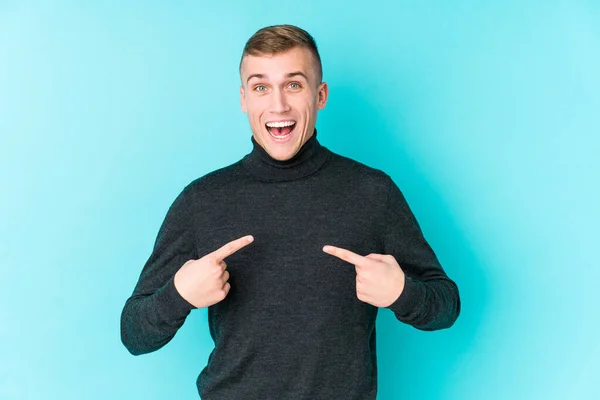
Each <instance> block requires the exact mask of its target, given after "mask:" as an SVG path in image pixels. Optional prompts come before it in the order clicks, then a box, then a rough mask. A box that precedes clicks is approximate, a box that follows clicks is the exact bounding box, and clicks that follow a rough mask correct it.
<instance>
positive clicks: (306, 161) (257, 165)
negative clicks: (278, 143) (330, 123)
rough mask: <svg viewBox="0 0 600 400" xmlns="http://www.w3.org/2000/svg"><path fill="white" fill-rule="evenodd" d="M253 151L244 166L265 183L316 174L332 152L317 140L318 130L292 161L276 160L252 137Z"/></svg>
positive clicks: (247, 156) (243, 162) (245, 160)
mask: <svg viewBox="0 0 600 400" xmlns="http://www.w3.org/2000/svg"><path fill="white" fill-rule="evenodd" d="M251 140H252V151H251V152H250V153H249V154H247V155H246V156H245V157H244V158H243V159H242V164H243V165H244V166H245V167H246V169H247V170H248V171H249V172H250V173H251V174H252V175H253V176H254V177H256V178H258V179H259V180H262V181H265V182H284V181H291V180H295V179H299V178H303V177H305V176H308V175H311V174H313V173H315V172H316V171H317V170H318V169H320V168H321V167H322V166H323V164H324V163H325V161H327V158H328V157H329V154H330V151H329V150H328V149H327V148H326V147H323V146H322V145H321V144H320V143H319V141H318V140H317V130H316V129H315V131H314V133H313V135H312V136H311V137H310V139H308V140H307V141H306V143H304V144H303V145H302V147H301V148H300V150H298V152H297V153H296V154H295V155H294V156H293V157H292V158H290V159H287V160H276V159H274V158H273V157H271V156H270V155H269V153H267V151H266V150H265V149H263V148H262V147H261V146H260V145H259V144H258V142H257V141H256V140H255V139H254V136H252V137H251Z"/></svg>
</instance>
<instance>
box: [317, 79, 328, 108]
mask: <svg viewBox="0 0 600 400" xmlns="http://www.w3.org/2000/svg"><path fill="white" fill-rule="evenodd" d="M317 91H318V96H319V98H318V100H317V109H318V110H322V109H323V108H325V104H327V98H328V97H329V87H328V86H327V82H321V84H320V85H319V87H318V88H317Z"/></svg>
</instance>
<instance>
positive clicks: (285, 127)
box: [265, 121, 296, 139]
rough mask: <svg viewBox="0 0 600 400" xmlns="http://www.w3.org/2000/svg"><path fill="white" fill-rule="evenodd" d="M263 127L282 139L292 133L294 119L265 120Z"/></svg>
mask: <svg viewBox="0 0 600 400" xmlns="http://www.w3.org/2000/svg"><path fill="white" fill-rule="evenodd" d="M265 127H266V128H267V131H269V133H270V134H271V136H273V137H275V138H277V139H284V138H286V137H288V136H290V135H291V134H292V132H293V131H294V128H295V127H296V121H282V122H267V123H266V124H265Z"/></svg>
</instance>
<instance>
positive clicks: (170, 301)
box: [156, 276, 196, 321]
mask: <svg viewBox="0 0 600 400" xmlns="http://www.w3.org/2000/svg"><path fill="white" fill-rule="evenodd" d="M195 308H196V307H195V306H194V305H193V304H191V303H189V302H188V301H187V300H186V299H184V298H183V296H181V294H179V292H178V291H177V288H175V276H173V277H172V278H171V279H169V280H168V281H167V283H166V284H165V285H164V286H163V287H162V288H160V289H159V290H158V292H156V309H157V311H158V315H160V317H161V318H162V319H163V320H164V321H177V320H180V319H184V318H185V317H187V316H188V314H189V313H190V311H192V310H193V309H195Z"/></svg>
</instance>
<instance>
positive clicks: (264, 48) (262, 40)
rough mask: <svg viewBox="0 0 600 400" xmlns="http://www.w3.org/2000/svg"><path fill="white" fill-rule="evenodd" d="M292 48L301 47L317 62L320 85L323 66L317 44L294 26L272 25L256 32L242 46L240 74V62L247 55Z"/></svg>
mask: <svg viewBox="0 0 600 400" xmlns="http://www.w3.org/2000/svg"><path fill="white" fill-rule="evenodd" d="M294 47H303V48H306V49H308V50H309V51H310V52H311V53H312V55H313V56H314V58H315V60H316V61H317V66H318V68H317V72H318V76H317V77H318V81H319V83H320V82H321V80H322V79H323V66H322V64H321V56H320V55H319V50H318V49H317V43H316V42H315V39H314V38H313V37H312V36H311V35H310V34H309V33H308V32H306V31H305V30H304V29H302V28H299V27H297V26H294V25H272V26H267V27H264V28H261V29H259V30H258V31H256V33H255V34H254V35H252V37H250V39H248V41H247V42H246V45H245V46H244V51H243V52H242V58H241V59H240V73H241V71H242V62H243V61H244V57H246V56H247V55H252V56H261V55H265V54H266V55H275V54H278V53H283V52H284V51H287V50H291V49H293V48H294Z"/></svg>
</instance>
